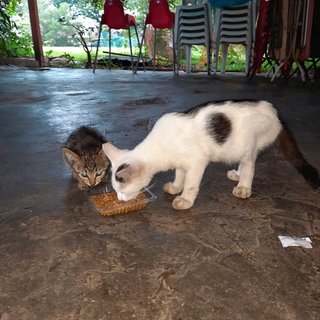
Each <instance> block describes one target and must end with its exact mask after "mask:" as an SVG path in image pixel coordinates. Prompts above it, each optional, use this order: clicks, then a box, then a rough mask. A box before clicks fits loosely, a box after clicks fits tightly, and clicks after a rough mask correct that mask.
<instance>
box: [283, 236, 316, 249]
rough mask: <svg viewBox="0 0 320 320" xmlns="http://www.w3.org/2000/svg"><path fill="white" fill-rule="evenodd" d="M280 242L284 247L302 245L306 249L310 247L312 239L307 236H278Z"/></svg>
mask: <svg viewBox="0 0 320 320" xmlns="http://www.w3.org/2000/svg"><path fill="white" fill-rule="evenodd" d="M278 237H279V239H280V241H281V244H282V246H283V247H284V248H286V247H303V248H307V249H311V248H312V244H311V243H312V241H311V239H310V238H309V237H289V236H278Z"/></svg>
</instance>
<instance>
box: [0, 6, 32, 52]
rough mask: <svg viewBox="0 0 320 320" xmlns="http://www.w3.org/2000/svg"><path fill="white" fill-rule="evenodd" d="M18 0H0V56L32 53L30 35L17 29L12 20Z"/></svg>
mask: <svg viewBox="0 0 320 320" xmlns="http://www.w3.org/2000/svg"><path fill="white" fill-rule="evenodd" d="M17 4H18V1H17V0H13V1H11V2H9V3H8V4H5V3H4V2H0V30H1V32H0V56H2V57H7V56H10V57H21V56H31V55H32V47H31V45H32V42H31V36H30V35H28V34H26V33H24V32H23V31H21V30H19V29H18V27H17V25H16V23H14V22H13V21H12V15H13V14H14V13H15V10H16V8H17Z"/></svg>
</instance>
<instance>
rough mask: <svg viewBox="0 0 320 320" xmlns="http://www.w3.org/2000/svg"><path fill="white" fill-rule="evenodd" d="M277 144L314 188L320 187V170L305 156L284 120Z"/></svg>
mask: <svg viewBox="0 0 320 320" xmlns="http://www.w3.org/2000/svg"><path fill="white" fill-rule="evenodd" d="M281 122H282V121H281ZM276 145H277V147H278V149H279V151H280V152H281V153H282V154H283V155H284V156H285V158H286V160H288V161H289V162H290V163H292V164H293V166H294V167H295V168H296V169H297V170H298V172H299V173H300V174H301V175H302V176H303V178H304V179H305V180H306V182H307V183H308V184H309V185H310V186H311V187H312V188H314V189H317V188H320V178H319V172H318V171H317V169H316V168H314V167H313V166H312V165H311V164H309V163H308V161H307V160H306V159H305V158H304V156H303V155H302V153H301V151H300V150H299V147H298V145H297V142H296V140H295V138H294V136H293V134H292V133H291V131H290V130H289V129H288V127H287V126H286V124H285V123H284V122H282V130H281V131H280V133H279V135H278V137H277V139H276Z"/></svg>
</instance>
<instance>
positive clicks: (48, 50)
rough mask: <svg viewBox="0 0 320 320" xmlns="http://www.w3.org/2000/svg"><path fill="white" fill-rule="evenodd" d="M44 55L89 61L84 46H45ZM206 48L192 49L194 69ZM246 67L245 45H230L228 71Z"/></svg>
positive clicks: (200, 64)
mask: <svg viewBox="0 0 320 320" xmlns="http://www.w3.org/2000/svg"><path fill="white" fill-rule="evenodd" d="M91 49H92V51H91V57H92V60H93V59H94V57H95V54H96V47H92V48H91ZM108 50H109V48H108V47H99V52H98V58H105V57H106V56H107V53H105V52H103V51H108ZM43 51H44V55H45V56H46V57H48V58H56V57H67V58H72V60H73V61H79V62H81V63H85V62H86V61H87V55H86V53H85V52H84V50H83V48H82V47H49V46H44V47H43ZM111 52H114V53H125V54H130V49H129V48H124V47H122V48H117V47H112V48H111ZM204 52H205V49H204V48H203V47H194V48H193V49H192V61H191V63H192V65H193V69H194V70H202V69H204V66H205V64H206V61H207V59H206V55H205V53H204ZM134 54H135V55H138V48H135V49H134ZM184 63H185V61H184V59H183V58H182V59H181V66H183V65H184ZM220 68H221V59H219V61H218V70H220ZM244 69H245V48H244V47H243V46H240V45H238V46H236V45H230V48H229V53H228V56H227V63H226V71H240V72H243V71H244Z"/></svg>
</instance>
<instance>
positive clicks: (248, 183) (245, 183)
mask: <svg viewBox="0 0 320 320" xmlns="http://www.w3.org/2000/svg"><path fill="white" fill-rule="evenodd" d="M255 160H256V157H252V158H250V159H246V160H245V161H241V163H240V165H241V170H240V179H239V183H238V185H237V186H236V187H234V189H233V195H234V196H236V197H237V198H241V199H246V198H249V197H250V196H251V187H252V180H253V176H254V168H255Z"/></svg>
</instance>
